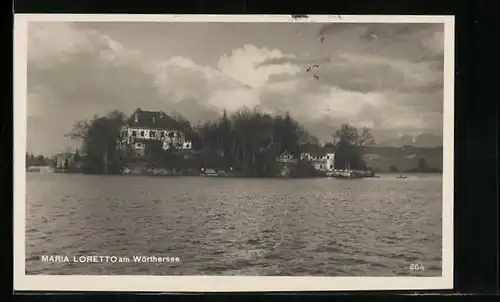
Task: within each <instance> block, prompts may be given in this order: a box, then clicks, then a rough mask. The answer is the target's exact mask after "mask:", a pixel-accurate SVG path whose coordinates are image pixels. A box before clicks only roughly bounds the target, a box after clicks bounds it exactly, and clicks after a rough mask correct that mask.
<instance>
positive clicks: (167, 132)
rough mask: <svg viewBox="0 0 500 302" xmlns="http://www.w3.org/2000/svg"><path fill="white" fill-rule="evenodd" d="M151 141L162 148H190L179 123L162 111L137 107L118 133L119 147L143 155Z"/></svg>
mask: <svg viewBox="0 0 500 302" xmlns="http://www.w3.org/2000/svg"><path fill="white" fill-rule="evenodd" d="M151 142H155V143H158V144H159V145H160V146H161V148H162V149H163V150H168V149H172V148H173V149H179V150H190V149H191V148H192V143H191V141H188V140H186V135H185V133H184V130H183V129H182V127H181V125H180V124H179V123H178V122H177V121H176V120H174V119H173V118H172V117H170V116H168V115H167V114H166V113H164V112H162V111H145V110H142V109H140V108H139V109H137V110H136V111H134V113H133V114H132V116H131V117H130V118H129V120H128V121H127V124H126V126H124V127H123V128H122V130H121V133H120V148H122V149H125V148H126V147H129V148H130V149H131V150H132V151H133V152H134V154H135V155H136V156H143V155H144V154H145V151H146V149H147V147H148V145H151V144H150V143H151Z"/></svg>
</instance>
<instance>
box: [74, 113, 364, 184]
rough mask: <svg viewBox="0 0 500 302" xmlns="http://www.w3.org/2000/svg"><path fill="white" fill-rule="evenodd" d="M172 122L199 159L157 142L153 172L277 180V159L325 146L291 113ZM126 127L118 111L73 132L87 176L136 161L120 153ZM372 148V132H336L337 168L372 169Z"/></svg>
mask: <svg viewBox="0 0 500 302" xmlns="http://www.w3.org/2000/svg"><path fill="white" fill-rule="evenodd" d="M172 117H173V118H174V119H175V120H176V121H177V123H178V125H179V127H180V128H181V130H182V131H184V132H185V134H186V139H188V140H191V141H192V143H193V146H192V148H193V151H194V152H193V154H195V155H194V156H191V157H189V156H186V155H185V154H183V153H180V152H178V150H176V149H171V150H166V151H165V150H163V149H162V148H161V145H160V144H159V143H158V142H154V141H152V142H151V143H150V144H149V145H148V146H147V147H148V148H147V152H146V165H147V166H149V167H158V168H178V169H186V168H188V167H189V168H195V169H200V168H216V169H224V170H228V169H231V170H233V171H237V172H238V173H240V174H243V175H249V176H252V175H253V176H272V175H276V173H277V170H278V169H279V166H277V164H276V158H277V156H279V155H280V154H282V153H283V152H285V151H286V152H288V153H290V154H292V155H294V156H295V157H296V158H299V157H300V153H301V152H302V151H304V150H306V149H307V148H309V147H311V146H316V147H318V146H319V140H318V139H317V138H316V137H315V136H314V135H312V134H311V133H309V132H308V131H307V130H306V129H305V127H304V126H303V125H301V124H300V123H299V122H298V121H297V120H295V119H294V118H293V117H292V116H291V115H290V114H289V113H286V114H283V115H271V114H268V113H264V112H261V111H259V110H257V109H254V110H250V109H248V108H246V107H243V108H241V109H240V110H237V111H235V112H233V113H231V114H229V113H228V112H227V111H226V110H224V111H223V113H222V116H221V117H220V118H219V119H218V120H215V121H209V122H203V123H200V124H196V125H193V124H191V122H189V121H188V120H187V119H185V118H184V117H182V116H181V115H177V116H172ZM125 123H126V115H125V114H124V113H123V112H120V111H117V110H115V111H112V112H110V113H108V114H106V115H103V116H97V115H96V116H94V117H93V118H92V119H89V120H84V121H79V122H77V123H76V124H75V125H74V126H73V129H72V130H71V131H70V133H69V134H68V136H69V137H71V138H73V139H79V140H80V141H81V144H82V146H81V150H82V151H83V152H84V153H85V156H84V157H83V169H84V170H85V171H86V172H87V173H116V172H120V171H121V170H122V169H123V167H124V166H126V165H127V164H129V163H130V161H132V159H131V158H130V157H127V156H124V154H126V153H123V152H119V150H118V142H117V138H118V137H119V133H120V129H121V127H122V126H124V125H125ZM372 142H373V136H372V134H371V131H370V129H368V128H363V129H357V128H355V127H354V126H352V125H348V124H345V125H342V126H341V127H339V129H337V130H335V131H333V132H332V139H331V142H329V143H328V144H327V146H329V147H333V148H334V150H335V166H336V167H342V168H347V167H349V168H351V169H366V168H367V167H366V164H365V162H364V160H363V154H362V146H364V145H367V144H369V143H372ZM186 158H188V159H186ZM298 166H299V167H302V170H303V171H310V172H308V173H313V172H312V171H315V169H311V166H310V165H308V163H307V162H303V161H300V162H299V164H298Z"/></svg>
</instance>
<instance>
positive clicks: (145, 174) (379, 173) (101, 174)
mask: <svg viewBox="0 0 500 302" xmlns="http://www.w3.org/2000/svg"><path fill="white" fill-rule="evenodd" d="M26 173H27V174H28V173H29V174H79V175H94V176H124V177H127V176H142V177H165V178H168V177H206V178H244V179H251V178H259V179H312V178H328V179H348V180H354V179H365V178H368V179H372V178H375V179H377V178H380V177H381V176H389V175H400V174H401V173H395V172H378V173H377V174H375V175H373V176H358V177H352V178H349V177H338V176H334V175H330V176H328V175H325V176H260V175H213V176H212V175H202V174H184V175H183V174H152V173H82V172H61V171H56V172H48V173H47V172H35V171H26ZM402 174H403V175H404V176H415V175H443V173H439V172H406V173H404V172H403V173H402Z"/></svg>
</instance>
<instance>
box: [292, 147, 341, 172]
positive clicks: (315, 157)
mask: <svg viewBox="0 0 500 302" xmlns="http://www.w3.org/2000/svg"><path fill="white" fill-rule="evenodd" d="M300 159H303V160H304V159H305V160H308V161H310V162H311V163H312V164H313V166H314V168H315V169H316V170H318V171H325V172H331V171H333V170H334V169H335V152H334V151H333V148H329V147H316V146H311V147H309V148H305V150H303V151H302V152H301V154H300Z"/></svg>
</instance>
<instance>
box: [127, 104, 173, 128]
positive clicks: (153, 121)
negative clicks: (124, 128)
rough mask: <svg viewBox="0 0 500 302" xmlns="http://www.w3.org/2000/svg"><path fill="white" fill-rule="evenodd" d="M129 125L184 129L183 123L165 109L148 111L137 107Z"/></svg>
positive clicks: (128, 122) (128, 121)
mask: <svg viewBox="0 0 500 302" xmlns="http://www.w3.org/2000/svg"><path fill="white" fill-rule="evenodd" d="M127 125H128V126H129V127H138V128H150V129H175V130H182V127H181V125H180V124H179V123H178V122H177V121H176V120H175V119H173V118H172V117H170V116H169V115H168V114H166V113H165V112H163V111H146V110H142V109H140V108H138V109H136V110H135V111H134V113H133V114H132V116H130V118H129V119H128V120H127Z"/></svg>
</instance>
